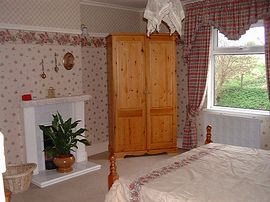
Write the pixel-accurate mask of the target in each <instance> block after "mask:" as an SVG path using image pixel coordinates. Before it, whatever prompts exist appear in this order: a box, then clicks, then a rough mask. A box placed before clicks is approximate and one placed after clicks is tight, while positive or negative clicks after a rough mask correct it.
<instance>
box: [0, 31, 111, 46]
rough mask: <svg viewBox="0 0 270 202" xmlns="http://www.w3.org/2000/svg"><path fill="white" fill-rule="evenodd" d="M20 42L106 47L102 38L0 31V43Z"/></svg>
mask: <svg viewBox="0 0 270 202" xmlns="http://www.w3.org/2000/svg"><path fill="white" fill-rule="evenodd" d="M7 42H21V43H23V44H38V45H44V44H50V45H53V44H55V45H72V46H80V45H81V46H90V47H95V48H102V47H106V39H105V38H104V37H82V36H81V35H80V34H65V33H53V32H36V31H22V30H8V29H6V30H1V31H0V43H1V44H4V43H7Z"/></svg>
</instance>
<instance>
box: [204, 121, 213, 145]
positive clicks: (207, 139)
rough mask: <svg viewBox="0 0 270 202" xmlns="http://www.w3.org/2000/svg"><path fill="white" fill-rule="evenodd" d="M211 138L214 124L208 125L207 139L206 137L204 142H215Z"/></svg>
mask: <svg viewBox="0 0 270 202" xmlns="http://www.w3.org/2000/svg"><path fill="white" fill-rule="evenodd" d="M211 138H212V126H210V125H208V126H207V127H206V139H205V142H204V144H209V143H211V142H213V141H212V139H211Z"/></svg>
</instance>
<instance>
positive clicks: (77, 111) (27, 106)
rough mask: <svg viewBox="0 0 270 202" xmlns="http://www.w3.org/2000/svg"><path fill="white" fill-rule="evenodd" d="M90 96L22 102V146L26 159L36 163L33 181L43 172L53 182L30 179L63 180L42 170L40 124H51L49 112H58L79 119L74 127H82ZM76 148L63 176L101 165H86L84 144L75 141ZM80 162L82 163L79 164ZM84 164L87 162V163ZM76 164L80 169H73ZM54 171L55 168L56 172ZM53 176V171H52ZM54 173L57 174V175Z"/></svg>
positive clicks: (43, 163)
mask: <svg viewBox="0 0 270 202" xmlns="http://www.w3.org/2000/svg"><path fill="white" fill-rule="evenodd" d="M90 98H91V96H90V95H78V96H68V97H58V98H49V99H40V100H30V101H23V102H22V104H21V106H22V108H23V119H24V134H25V145H26V161H27V162H29V163H30V162H31V163H36V164H37V168H36V169H35V170H34V176H33V181H34V180H35V179H41V178H40V176H38V175H44V172H46V174H45V175H46V178H48V179H50V181H51V182H52V183H51V182H49V183H48V182H46V181H45V182H43V181H42V183H41V184H39V182H33V183H34V184H36V185H38V186H39V185H40V187H44V186H48V185H50V184H54V183H57V182H59V181H63V178H62V177H61V178H59V181H58V180H57V179H51V177H47V175H48V173H49V174H50V173H52V172H47V171H46V170H45V157H44V153H43V149H44V144H43V133H42V131H41V130H40V128H39V125H50V124H51V121H52V119H53V117H52V114H55V113H56V112H57V111H58V112H59V113H60V114H61V115H62V117H63V119H64V120H66V119H68V118H72V120H73V121H75V120H81V122H79V124H78V126H77V129H79V128H84V127H85V121H84V102H85V101H86V100H89V99H90ZM77 146H78V149H77V150H76V152H74V153H73V155H74V156H75V159H76V164H78V166H77V165H76V166H75V169H74V171H73V172H71V173H70V174H69V175H70V176H66V177H65V179H69V178H70V177H76V176H78V175H81V174H84V173H86V172H88V171H89V172H90V171H93V170H97V169H99V168H100V165H96V164H94V163H90V164H91V166H94V167H91V168H89V167H88V166H85V163H86V162H87V152H86V150H85V145H84V144H82V143H78V145H77ZM80 163H82V164H83V166H80V165H79V164H80ZM90 164H89V163H87V165H90ZM76 167H79V168H81V167H83V168H84V167H85V168H84V169H83V170H81V169H79V171H78V170H77V169H76ZM55 172H56V171H55ZM53 175H55V174H53ZM56 176H57V175H56Z"/></svg>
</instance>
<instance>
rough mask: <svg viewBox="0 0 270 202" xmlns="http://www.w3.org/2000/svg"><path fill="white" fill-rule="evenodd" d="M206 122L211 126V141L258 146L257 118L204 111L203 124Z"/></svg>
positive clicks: (258, 123)
mask: <svg viewBox="0 0 270 202" xmlns="http://www.w3.org/2000/svg"><path fill="white" fill-rule="evenodd" d="M208 124H211V125H212V127H213V129H212V134H213V135H212V140H213V142H216V143H222V144H231V145H236V146H244V147H253V148H260V145H261V141H260V139H261V138H260V134H261V122H260V120H258V119H255V118H242V117H234V116H226V115H219V114H211V113H204V125H205V126H206V125H208Z"/></svg>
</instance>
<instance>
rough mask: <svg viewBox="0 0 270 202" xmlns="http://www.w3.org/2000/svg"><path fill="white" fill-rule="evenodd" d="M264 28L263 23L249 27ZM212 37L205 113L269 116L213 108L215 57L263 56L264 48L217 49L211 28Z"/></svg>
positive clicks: (215, 31)
mask: <svg viewBox="0 0 270 202" xmlns="http://www.w3.org/2000/svg"><path fill="white" fill-rule="evenodd" d="M259 26H264V25H263V21H262V20H260V21H258V22H257V23H255V24H253V25H251V28H252V27H259ZM211 34H212V36H211V40H210V51H209V53H210V54H209V70H208V77H207V111H211V112H216V113H226V114H235V115H236V114H237V115H239V114H243V115H245V114H257V115H270V111H266V110H255V109H243V108H233V107H222V106H215V105H214V103H215V101H214V99H215V97H214V95H215V65H214V64H215V55H245V54H265V48H264V46H251V47H241V46H240V47H239V46H238V47H222V48H220V47H218V44H217V43H218V38H217V37H218V29H216V28H213V27H212V33H211Z"/></svg>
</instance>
